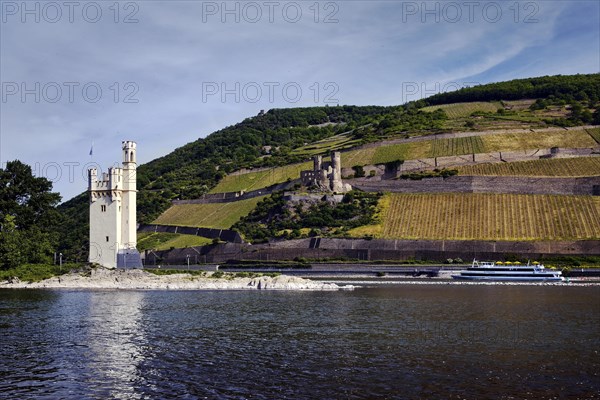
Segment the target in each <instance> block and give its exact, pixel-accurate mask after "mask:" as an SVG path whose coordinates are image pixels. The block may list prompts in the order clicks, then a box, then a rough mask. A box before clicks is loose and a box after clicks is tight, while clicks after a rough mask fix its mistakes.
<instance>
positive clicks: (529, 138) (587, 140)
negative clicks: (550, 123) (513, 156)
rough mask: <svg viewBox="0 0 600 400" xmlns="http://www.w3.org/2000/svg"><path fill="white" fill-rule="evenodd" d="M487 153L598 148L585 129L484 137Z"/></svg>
mask: <svg viewBox="0 0 600 400" xmlns="http://www.w3.org/2000/svg"><path fill="white" fill-rule="evenodd" d="M481 139H482V140H483V144H484V146H485V148H486V151H513V150H525V149H549V148H551V147H567V148H569V147H570V148H589V147H595V146H597V143H596V142H595V140H594V139H592V137H591V136H590V135H589V134H588V133H587V132H586V131H585V130H583V129H579V130H569V131H566V130H560V131H550V132H522V133H502V134H497V135H486V136H482V137H481Z"/></svg>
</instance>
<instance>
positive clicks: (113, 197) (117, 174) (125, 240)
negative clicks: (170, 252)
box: [88, 141, 142, 268]
mask: <svg viewBox="0 0 600 400" xmlns="http://www.w3.org/2000/svg"><path fill="white" fill-rule="evenodd" d="M135 147H136V145H135V142H131V141H124V142H123V143H122V150H123V167H122V168H116V167H114V168H109V169H108V172H107V173H103V174H102V177H100V178H99V177H98V171H97V170H96V169H95V168H92V169H90V170H88V192H89V195H90V198H89V203H90V252H89V259H88V261H89V262H92V263H97V264H100V265H102V266H104V267H107V268H141V267H142V263H141V259H140V254H139V253H138V251H137V249H136V244H137V233H136V231H137V221H136V154H135V150H136V148H135Z"/></svg>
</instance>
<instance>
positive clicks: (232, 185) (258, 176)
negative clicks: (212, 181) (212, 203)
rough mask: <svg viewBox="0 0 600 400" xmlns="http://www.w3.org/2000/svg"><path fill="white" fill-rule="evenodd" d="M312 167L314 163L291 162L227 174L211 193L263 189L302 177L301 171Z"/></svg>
mask: <svg viewBox="0 0 600 400" xmlns="http://www.w3.org/2000/svg"><path fill="white" fill-rule="evenodd" d="M310 168H312V163H310V162H306V163H302V164H290V165H285V166H283V167H276V168H271V169H269V170H266V171H260V172H250V173H247V174H239V175H227V176H226V177H224V178H223V179H222V180H221V181H220V182H219V184H218V185H217V186H215V187H214V188H213V189H212V190H211V191H210V193H224V192H239V191H241V190H243V191H246V192H248V191H250V190H257V189H262V188H265V187H268V186H271V185H273V184H276V183H281V182H285V181H286V180H288V179H297V178H300V171H304V170H306V169H310Z"/></svg>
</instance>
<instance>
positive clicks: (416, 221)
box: [382, 193, 600, 240]
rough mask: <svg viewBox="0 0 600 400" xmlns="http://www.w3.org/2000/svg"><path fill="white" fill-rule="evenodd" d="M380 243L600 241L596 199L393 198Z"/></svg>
mask: <svg viewBox="0 0 600 400" xmlns="http://www.w3.org/2000/svg"><path fill="white" fill-rule="evenodd" d="M390 196H391V201H390V205H389V208H388V209H387V210H385V211H384V213H385V218H384V222H383V234H382V236H383V237H384V238H390V239H394V238H396V239H432V240H442V239H447V240H450V239H456V240H474V239H480V240H573V239H599V238H600V197H593V196H555V195H508V194H449V193H442V194H391V195H390Z"/></svg>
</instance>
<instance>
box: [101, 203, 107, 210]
mask: <svg viewBox="0 0 600 400" xmlns="http://www.w3.org/2000/svg"><path fill="white" fill-rule="evenodd" d="M100 211H102V212H106V206H105V205H104V204H103V205H101V206H100Z"/></svg>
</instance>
